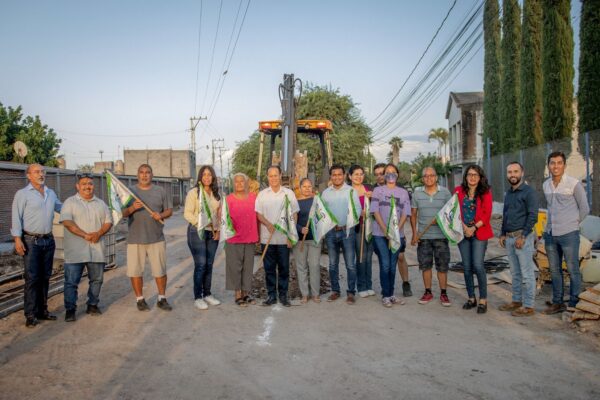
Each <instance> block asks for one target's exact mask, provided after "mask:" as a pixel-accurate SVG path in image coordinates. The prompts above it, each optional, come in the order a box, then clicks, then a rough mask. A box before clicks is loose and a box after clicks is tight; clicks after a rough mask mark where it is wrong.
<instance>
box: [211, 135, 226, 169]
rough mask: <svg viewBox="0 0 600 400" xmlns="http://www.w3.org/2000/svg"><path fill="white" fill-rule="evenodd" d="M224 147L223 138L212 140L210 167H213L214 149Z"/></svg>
mask: <svg viewBox="0 0 600 400" xmlns="http://www.w3.org/2000/svg"><path fill="white" fill-rule="evenodd" d="M220 148H225V139H213V140H212V167H213V168H214V167H215V150H218V149H220Z"/></svg>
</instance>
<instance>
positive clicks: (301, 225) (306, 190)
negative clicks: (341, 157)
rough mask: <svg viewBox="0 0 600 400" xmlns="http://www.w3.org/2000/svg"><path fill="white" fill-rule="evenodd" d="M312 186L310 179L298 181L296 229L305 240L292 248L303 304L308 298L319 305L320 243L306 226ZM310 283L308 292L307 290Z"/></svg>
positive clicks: (311, 200)
mask: <svg viewBox="0 0 600 400" xmlns="http://www.w3.org/2000/svg"><path fill="white" fill-rule="evenodd" d="M314 196H315V194H314V192H313V185H312V182H311V181H310V179H308V178H304V179H302V180H301V181H300V196H299V197H298V206H299V207H300V211H299V212H298V221H297V223H296V229H297V230H298V236H299V237H300V238H304V235H306V238H304V240H302V241H301V242H298V244H296V246H295V247H294V250H293V252H294V259H295V260H296V270H297V272H298V286H299V287H300V293H302V300H301V302H302V303H303V304H305V303H307V302H308V298H309V296H312V299H313V301H314V302H315V303H320V302H321V298H320V297H319V294H320V290H321V263H320V259H321V243H318V244H317V243H315V242H314V240H313V239H314V238H313V236H312V232H311V231H310V228H309V226H308V217H309V213H310V208H311V207H312V204H313V200H314ZM309 281H310V290H309Z"/></svg>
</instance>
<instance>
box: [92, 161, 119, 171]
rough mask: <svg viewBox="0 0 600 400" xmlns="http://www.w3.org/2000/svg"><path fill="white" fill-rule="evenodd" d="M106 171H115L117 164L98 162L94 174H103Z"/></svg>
mask: <svg viewBox="0 0 600 400" xmlns="http://www.w3.org/2000/svg"><path fill="white" fill-rule="evenodd" d="M105 170H109V171H114V170H115V163H114V162H112V161H96V162H94V168H93V170H92V172H94V173H95V174H103V173H104V171H105Z"/></svg>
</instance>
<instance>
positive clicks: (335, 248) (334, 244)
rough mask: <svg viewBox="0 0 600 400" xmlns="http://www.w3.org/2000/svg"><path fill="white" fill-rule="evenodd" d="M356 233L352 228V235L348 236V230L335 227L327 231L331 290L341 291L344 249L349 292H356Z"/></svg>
mask: <svg viewBox="0 0 600 400" xmlns="http://www.w3.org/2000/svg"><path fill="white" fill-rule="evenodd" d="M355 236H356V233H355V232H354V230H353V229H352V230H350V235H348V237H346V230H345V229H343V230H341V231H336V230H335V229H332V230H330V231H329V232H327V236H326V238H325V240H326V243H327V252H328V253H329V280H330V281H331V291H332V292H336V293H340V273H339V264H340V250H343V252H344V253H343V254H344V262H345V263H346V273H347V275H348V293H349V294H355V293H356V264H355V256H356V254H355V253H354V240H355V238H354V237H355Z"/></svg>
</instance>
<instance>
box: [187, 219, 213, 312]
mask: <svg viewBox="0 0 600 400" xmlns="http://www.w3.org/2000/svg"><path fill="white" fill-rule="evenodd" d="M187 243H188V247H189V248H190V251H191V252H192V257H193V259H194V299H196V300H197V299H201V298H203V297H207V296H210V285H211V281H212V270H213V262H214V260H215V253H216V252H217V246H218V245H219V241H218V240H213V234H212V232H211V231H204V239H200V236H199V235H198V230H197V229H196V227H194V226H193V225H191V224H190V225H188V232H187Z"/></svg>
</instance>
